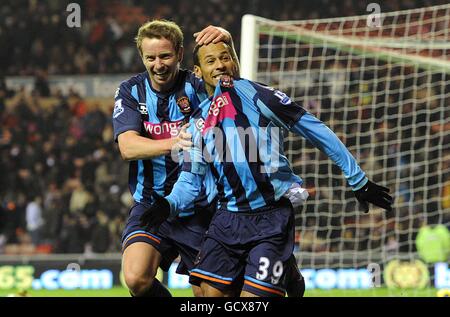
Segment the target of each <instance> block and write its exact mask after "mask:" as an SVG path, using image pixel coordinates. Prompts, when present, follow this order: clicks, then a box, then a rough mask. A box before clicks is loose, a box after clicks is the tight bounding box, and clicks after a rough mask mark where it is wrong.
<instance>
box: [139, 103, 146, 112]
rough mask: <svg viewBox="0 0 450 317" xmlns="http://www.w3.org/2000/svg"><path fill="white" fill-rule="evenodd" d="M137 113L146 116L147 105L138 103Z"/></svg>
mask: <svg viewBox="0 0 450 317" xmlns="http://www.w3.org/2000/svg"><path fill="white" fill-rule="evenodd" d="M138 110H139V112H140V113H141V114H143V115H147V114H148V112H147V105H146V104H145V103H139V108H138Z"/></svg>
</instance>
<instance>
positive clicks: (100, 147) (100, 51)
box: [0, 0, 450, 254]
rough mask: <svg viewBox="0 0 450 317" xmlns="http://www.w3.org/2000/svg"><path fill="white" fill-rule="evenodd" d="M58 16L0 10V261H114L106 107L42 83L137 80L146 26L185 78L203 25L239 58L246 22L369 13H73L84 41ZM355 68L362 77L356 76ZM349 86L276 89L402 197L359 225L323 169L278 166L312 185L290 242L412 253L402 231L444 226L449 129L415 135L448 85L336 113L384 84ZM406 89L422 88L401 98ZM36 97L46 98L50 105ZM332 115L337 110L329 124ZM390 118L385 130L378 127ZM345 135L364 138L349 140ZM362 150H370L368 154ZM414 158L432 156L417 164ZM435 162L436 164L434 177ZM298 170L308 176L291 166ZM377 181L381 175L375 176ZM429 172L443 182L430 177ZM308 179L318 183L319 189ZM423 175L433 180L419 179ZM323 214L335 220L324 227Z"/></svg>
mask: <svg viewBox="0 0 450 317" xmlns="http://www.w3.org/2000/svg"><path fill="white" fill-rule="evenodd" d="M69 2H71V1H56V0H49V1H36V0H28V1H27V0H18V1H9V2H6V3H2V6H1V8H0V46H1V47H2V49H1V50H0V72H1V74H0V254H2V253H10V254H14V253H33V252H43V253H45V252H55V253H83V252H84V253H86V252H95V253H104V252H117V251H120V248H121V246H120V239H121V233H122V229H123V227H124V221H125V219H126V216H127V213H128V210H129V208H130V206H131V204H132V197H131V195H130V193H129V191H128V187H127V180H128V166H127V163H126V162H123V161H122V159H121V157H120V155H119V152H118V150H117V147H116V145H115V143H114V141H113V133H112V125H111V120H110V117H111V113H112V107H113V104H112V102H111V106H107V107H103V106H101V105H100V104H97V103H95V102H94V103H88V102H87V100H85V99H84V98H83V96H80V95H79V94H78V93H77V92H76V91H71V92H69V93H68V94H62V93H61V92H58V91H57V92H54V93H50V89H49V87H48V83H47V81H46V78H47V76H48V75H64V74H97V73H99V74H100V73H101V74H105V73H106V74H108V73H114V74H115V73H137V72H141V71H143V66H142V62H141V61H140V59H139V56H138V54H137V51H136V48H135V46H134V42H133V38H134V36H135V34H136V31H137V28H138V27H139V25H140V24H141V23H143V22H145V21H146V20H148V19H149V18H167V19H171V20H173V21H175V22H177V23H178V24H179V25H180V26H181V27H182V29H183V31H184V33H185V48H186V49H185V51H186V54H185V59H184V60H185V63H184V65H183V66H184V67H186V68H190V67H191V64H190V61H191V57H190V52H191V51H192V48H193V46H194V41H193V37H192V34H193V33H194V32H196V31H198V30H200V29H201V28H203V27H205V26H207V25H208V24H213V25H220V26H222V27H224V28H226V29H228V30H229V31H230V32H231V33H232V34H233V37H234V40H235V44H236V49H237V51H238V52H239V45H240V28H241V16H242V15H243V14H244V13H252V14H255V15H259V16H264V17H267V18H271V19H276V20H293V19H295V20H298V19H312V18H325V17H338V16H346V15H361V14H367V13H368V12H367V11H366V6H367V4H365V3H364V2H361V1H351V0H344V1H327V0H317V1H300V2H299V1H288V0H278V1H273V0H249V1H234V0H193V1H183V0H165V1H142V2H141V1H131V0H129V1H103V0H85V1H77V3H78V4H80V6H81V10H82V11H81V13H82V16H81V27H80V28H76V27H75V28H69V27H67V25H66V18H67V16H68V14H69V13H70V12H67V11H66V6H67V4H68V3H69ZM445 2H446V1H426V0H423V1H420V0H406V1H390V2H386V3H385V4H384V3H383V4H382V10H383V11H395V10H402V9H411V8H415V7H422V6H428V5H435V4H442V3H445ZM130 12H131V13H130ZM18 35H19V36H18ZM356 63H357V62H356ZM299 66H300V65H299ZM345 67H347V66H346V65H342V64H340V63H339V62H337V63H334V62H333V63H331V62H330V63H329V64H327V65H326V66H325V75H324V76H326V73H327V72H328V73H329V74H328V75H329V76H330V77H329V79H330V78H332V74H338V72H335V69H336V68H345ZM354 67H355V69H360V67H359V65H354ZM271 71H273V72H277V71H278V69H272V70H271ZM411 71H413V70H411ZM396 72H402V74H403V75H405V73H404V72H405V70H404V69H394V70H392V72H391V73H390V74H389V76H391V77H392V78H400V77H401V76H396ZM17 75H22V76H26V75H29V76H34V77H35V79H36V81H35V89H34V90H33V92H32V93H31V94H30V93H26V92H25V91H24V90H17V91H13V90H10V89H8V87H7V86H6V84H5V81H4V79H3V76H17ZM285 75H286V76H288V75H289V72H285ZM350 75H351V76H352V77H351V78H344V79H342V78H341V79H339V78H337V80H340V81H342V82H347V83H348V85H349V87H343V88H342V87H341V88H339V87H336V86H335V85H334V86H333V85H331V83H330V85H329V86H327V85H323V84H322V88H318V86H314V85H313V86H312V87H311V88H310V90H307V91H305V90H303V91H302V90H301V89H298V87H297V89H296V88H295V87H289V86H284V87H280V88H282V89H283V90H284V91H286V92H287V93H290V94H291V95H292V96H293V97H294V98H295V99H297V100H299V101H305V100H301V98H305V96H306V97H308V100H307V101H308V103H307V106H308V107H309V110H311V111H312V112H314V113H315V114H317V115H318V116H319V117H320V118H321V119H322V120H323V121H325V122H327V123H329V124H330V125H331V126H332V129H333V130H334V131H335V132H336V133H337V134H338V135H339V136H340V137H343V138H345V140H344V141H345V143H346V144H347V145H348V146H349V148H350V149H351V150H352V152H353V153H357V155H358V159H362V160H363V161H364V162H365V165H363V166H362V167H363V169H367V170H371V171H375V172H374V174H373V175H371V177H372V178H373V179H374V181H377V182H378V181H380V180H382V179H387V180H395V179H398V178H399V175H400V174H401V175H402V177H403V178H404V179H405V182H404V183H398V182H396V181H393V182H392V183H387V184H385V185H387V186H388V187H391V188H392V190H394V192H395V193H400V196H399V197H397V203H399V204H398V206H399V209H398V211H397V214H396V215H395V217H394V216H386V215H385V214H383V213H381V212H374V213H371V214H370V215H360V214H359V213H358V206H357V205H356V203H355V202H354V198H353V196H352V194H351V192H350V191H346V192H342V193H341V192H335V193H333V186H336V185H339V186H342V188H344V187H345V184H344V183H343V182H344V180H343V177H342V175H341V173H340V171H338V170H334V169H333V170H332V171H330V170H329V168H328V166H329V162H328V161H327V159H326V158H325V157H323V156H322V154H319V153H318V152H317V151H315V152H314V151H312V150H311V151H305V153H304V154H302V156H301V157H300V156H290V157H289V159H291V160H292V161H293V163H294V166H295V172H297V173H298V174H299V175H301V176H302V177H303V178H305V179H306V180H308V179H313V178H315V179H318V183H314V182H313V183H308V181H307V184H306V185H307V187H308V188H310V189H311V194H312V195H311V198H312V199H311V202H310V203H308V205H307V207H306V208H305V210H304V212H302V213H301V215H299V216H298V217H297V225H298V226H301V227H302V228H304V229H305V230H303V231H302V232H298V234H297V239H298V242H299V243H300V246H301V250H305V251H315V252H320V251H337V250H342V249H347V250H367V249H370V248H378V247H380V246H381V245H383V246H384V247H385V248H386V249H388V250H397V251H412V250H413V248H414V234H415V232H417V230H410V229H411V228H419V227H420V226H421V225H422V224H423V223H424V222H426V223H447V224H448V223H449V222H450V219H449V216H450V214H449V213H448V212H447V213H441V212H439V210H440V209H442V208H445V209H446V210H447V209H448V210H450V201H448V200H449V198H448V197H450V175H448V174H449V173H448V171H449V170H450V149H449V148H448V147H447V148H446V149H444V151H442V150H439V146H440V145H442V144H450V140H449V138H448V136H449V133H447V134H446V135H447V137H446V138H442V137H441V136H442V135H443V133H442V132H441V130H442V129H444V130H445V131H448V130H450V127H449V126H448V124H447V125H443V126H441V125H439V124H437V125H430V126H428V125H421V123H422V122H431V121H435V122H439V119H444V118H448V117H450V113H448V111H447V112H445V113H444V114H442V113H441V112H437V111H436V112H433V111H431V112H426V111H424V109H425V108H426V107H428V106H430V105H429V104H427V103H426V101H427V100H433V102H432V103H431V107H432V109H433V107H437V106H439V104H437V103H438V102H444V103H445V104H450V100H449V98H450V97H448V96H450V94H449V91H448V87H437V86H433V85H431V87H432V89H429V88H428V87H430V83H433V82H435V81H436V80H438V81H439V80H440V81H441V82H448V78H444V79H442V78H440V79H439V78H437V79H436V78H425V77H424V78H419V80H418V81H414V82H407V83H404V82H401V83H400V82H396V81H395V80H393V81H389V83H390V84H391V85H394V86H395V85H401V87H403V88H402V90H400V89H397V90H395V89H393V88H392V86H391V87H390V88H389V89H391V90H392V91H395V93H392V94H388V95H383V94H380V95H377V96H371V95H370V94H369V93H368V97H367V98H366V99H364V100H359V99H358V98H356V99H355V98H353V99H350V100H348V99H345V100H346V101H345V102H344V99H342V100H339V92H336V89H344V91H346V92H348V91H350V92H352V91H353V92H355V93H356V92H357V94H355V95H357V96H363V95H364V91H367V92H370V91H373V87H369V86H367V83H369V82H371V83H375V82H376V83H377V84H378V85H383V84H385V83H386V82H383V81H368V79H370V78H374V77H373V74H372V77H370V76H371V75H370V74H362V73H361V72H360V71H356V72H354V73H352V72H350ZM397 75H398V74H397ZM361 76H366V77H364V78H361ZM377 76H378V77H377V78H380V77H382V76H387V75H386V74H377ZM406 77H408V76H406ZM273 78H278V79H277V80H274V79H273ZM410 78H412V77H410ZM124 79H126V78H124ZM335 79H336V78H335ZM359 79H363V80H362V81H361V80H359ZM399 80H400V79H399ZM411 80H412V79H411ZM325 81H326V80H325ZM266 82H267V83H268V84H272V85H275V86H280V85H281V84H282V83H283V82H284V83H286V82H290V79H288V78H285V79H282V80H281V81H279V77H272V78H268V80H267V81H266ZM321 82H322V83H323V82H324V81H323V80H322V81H321ZM330 82H331V80H330ZM354 83H358V84H357V85H355V84H354ZM422 84H423V85H422ZM352 85H353V86H352ZM360 85H362V86H360ZM364 85H366V86H364ZM421 85H422V86H421ZM412 86H415V87H416V86H419V87H420V86H421V87H423V88H422V89H418V90H416V91H418V93H417V95H414V96H412V95H411V94H412V91H413V90H412V89H410V87H412ZM399 87H400V86H399ZM408 87H409V88H408ZM384 89H387V88H386V87H381V86H380V87H377V88H376V90H377V91H383V90H384ZM331 90H333V92H331ZM404 91H406V94H403V92H404ZM361 92H362V93H361ZM408 94H409V95H408ZM436 94H439V95H444V96H447V99H445V100H439V99H433V98H432V97H433V96H434V95H436ZM319 95H321V96H322V97H323V96H325V97H324V98H322V100H321V103H320V105H318V104H317V103H315V102H314V100H316V99H317V96H319ZM43 97H51V99H52V101H51V102H48V101H46V99H45V98H43ZM112 97H113V96H111V100H112ZM371 98H376V100H373V99H371ZM414 98H416V99H417V98H419V99H420V102H412V101H411V102H410V103H400V100H405V99H406V100H413V99H414ZM7 101H8V102H7ZM347 102H349V104H347ZM7 103H8V106H6V104H7ZM364 104H367V105H369V104H376V105H377V106H376V107H375V108H366V109H368V110H361V109H359V110H358V107H357V106H358V105H364ZM388 105H390V107H388ZM393 105H394V106H393ZM341 107H346V109H347V110H346V111H345V112H344V111H335V110H336V109H340V108H341ZM385 109H388V110H387V111H386V110H385ZM430 113H431V114H430ZM344 114H345V116H346V118H345V120H352V119H355V120H359V121H360V122H362V124H363V125H364V124H367V125H369V126H364V127H361V126H357V125H356V124H348V125H344V124H342V122H343V120H344V118H343V117H342V116H343V115H344ZM439 116H442V117H439ZM371 117H376V118H380V119H382V120H376V121H375V125H370V123H369V122H373V121H372V120H366V119H369V118H371ZM388 117H389V118H391V119H390V120H384V119H386V118H388ZM399 125H401V126H405V127H408V128H407V129H405V130H404V131H402V130H399V129H398V128H396V127H398V126H399ZM356 129H357V130H356ZM356 131H367V133H362V134H360V135H359V136H358V137H357V135H358V133H356ZM373 131H377V133H373ZM299 142H300V143H296V142H293V143H292V144H291V147H295V148H297V147H298V148H308V146H309V145H308V144H306V143H305V142H303V141H299ZM373 143H376V144H378V145H377V146H376V147H375V148H374V147H373V146H371V144H373ZM423 148H426V149H429V150H428V151H425V152H424V151H421V150H420V149H423ZM370 149H372V150H370ZM373 149H374V150H373ZM416 150H417V151H416ZM398 153H405V155H397V154H398ZM440 153H443V154H444V157H447V159H444V160H443V163H442V158H441V157H439V155H440ZM305 159H306V160H308V161H310V162H313V163H312V164H300V163H299V162H300V161H301V160H303V161H304V160H305ZM427 162H430V163H431V164H427ZM382 168H385V169H384V170H385V171H387V172H381V171H382ZM386 168H387V169H386ZM439 170H441V171H446V173H441V174H440V173H439ZM316 171H318V172H319V173H320V175H326V176H327V177H326V178H321V177H319V178H317V175H316ZM378 171H379V172H378ZM383 173H384V174H383ZM410 175H411V176H414V177H410ZM422 175H431V176H430V177H429V178H424V177H422ZM330 179H331V183H330ZM438 183H441V184H442V183H445V186H444V187H443V188H444V189H443V190H440V188H441V187H438V186H436V185H435V184H438ZM330 185H332V186H330ZM316 188H317V191H316ZM423 188H429V189H427V190H423ZM424 193H425V194H424ZM330 195H331V196H333V195H335V196H334V197H335V199H331V198H330V199H327V200H325V201H333V202H334V203H333V204H331V203H326V204H322V205H320V204H318V203H316V200H317V201H319V199H323V198H329V196H330ZM424 195H425V197H424ZM446 197H447V198H446ZM442 198H443V199H442ZM445 199H447V200H445ZM321 201H324V200H321ZM442 201H443V203H442V205H441V202H442ZM344 202H345V206H344ZM333 211H339V212H336V213H335V214H334V215H333V216H331V217H330V212H331V213H333ZM342 211H344V212H342ZM427 213H429V214H430V215H433V217H434V218H433V217H431V218H430V219H428V218H429V217H427V216H424V214H427ZM355 215H358V216H357V217H355ZM442 215H444V216H442ZM442 217H447V218H442ZM330 241H331V243H330Z"/></svg>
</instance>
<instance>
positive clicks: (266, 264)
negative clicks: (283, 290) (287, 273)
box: [256, 256, 283, 284]
mask: <svg viewBox="0 0 450 317" xmlns="http://www.w3.org/2000/svg"><path fill="white" fill-rule="evenodd" d="M269 268H270V260H269V259H268V258H266V257H264V256H262V257H260V258H259V268H258V272H257V273H256V278H257V279H258V280H260V281H262V280H265V279H266V278H267V277H268V275H269ZM270 273H271V283H272V284H278V282H279V281H280V277H281V276H282V275H283V262H281V261H276V262H275V264H274V265H273V267H272V272H270Z"/></svg>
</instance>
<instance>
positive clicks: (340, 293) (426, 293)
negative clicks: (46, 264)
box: [0, 287, 437, 297]
mask: <svg viewBox="0 0 450 317" xmlns="http://www.w3.org/2000/svg"><path fill="white" fill-rule="evenodd" d="M170 291H171V293H172V295H173V296H174V297H192V296H193V293H192V290H191V289H190V288H188V289H171V290H170ZM17 292H18V290H1V289H0V297H5V296H8V295H10V294H15V293H17ZM436 293H437V290H436V289H434V288H426V289H422V290H418V289H387V288H374V289H368V290H336V289H333V290H318V289H311V290H306V292H305V297H436ZM27 295H28V296H31V297H130V293H129V292H128V290H127V289H126V288H124V287H114V288H112V289H106V290H82V289H75V290H33V289H30V290H28V291H27Z"/></svg>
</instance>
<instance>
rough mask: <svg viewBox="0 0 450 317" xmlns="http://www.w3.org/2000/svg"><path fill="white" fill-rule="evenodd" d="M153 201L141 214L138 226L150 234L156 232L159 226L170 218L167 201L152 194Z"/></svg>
mask: <svg viewBox="0 0 450 317" xmlns="http://www.w3.org/2000/svg"><path fill="white" fill-rule="evenodd" d="M153 197H154V199H155V201H154V202H153V204H152V205H151V206H150V207H149V208H148V209H147V210H146V211H145V212H144V213H143V214H142V216H141V218H140V219H139V220H140V221H141V223H140V225H141V227H144V228H147V230H149V231H152V232H157V231H158V229H159V226H160V225H161V224H162V223H163V222H164V221H165V220H166V219H167V218H169V216H170V205H169V202H168V201H167V199H165V198H164V197H161V196H159V195H157V194H156V193H154V195H153Z"/></svg>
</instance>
